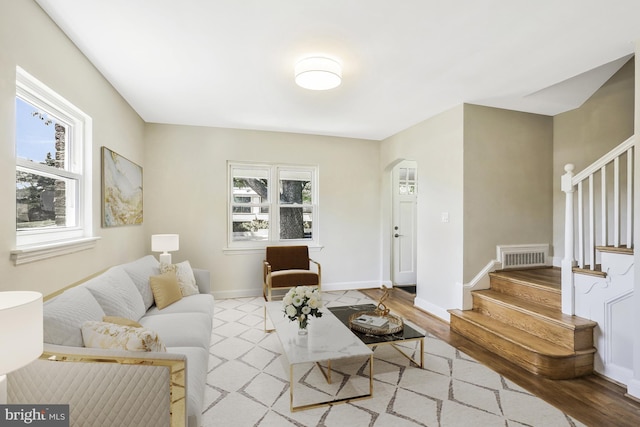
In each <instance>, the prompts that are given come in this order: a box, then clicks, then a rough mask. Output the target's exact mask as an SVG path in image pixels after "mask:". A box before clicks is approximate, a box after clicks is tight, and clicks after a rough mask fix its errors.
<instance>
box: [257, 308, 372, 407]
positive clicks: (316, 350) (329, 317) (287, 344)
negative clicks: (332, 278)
mask: <svg viewBox="0 0 640 427" xmlns="http://www.w3.org/2000/svg"><path fill="white" fill-rule="evenodd" d="M265 310H266V314H267V316H269V319H270V320H271V323H272V324H273V326H274V329H275V331H276V334H277V335H278V339H279V340H280V343H281V344H282V350H283V352H284V355H285V357H286V359H287V361H288V364H289V396H290V409H291V411H292V412H294V411H299V410H303V409H311V408H317V407H319V406H323V405H334V404H337V403H346V402H350V401H354V400H360V399H367V398H370V397H372V396H373V351H372V350H371V349H370V348H369V347H367V345H365V344H364V343H363V342H362V340H360V339H359V338H358V337H357V336H356V335H354V334H353V332H352V331H351V330H350V329H349V328H348V327H347V326H345V325H344V323H342V322H341V321H340V320H339V319H338V318H337V317H336V316H335V315H334V314H333V313H332V312H331V311H330V310H328V309H326V308H323V309H322V317H313V318H311V320H310V321H309V333H308V335H306V336H300V335H298V325H297V323H296V322H292V321H290V320H289V319H288V318H286V317H285V316H284V313H283V307H282V301H273V302H265ZM354 357H368V358H369V393H368V394H362V395H358V396H353V397H347V398H340V399H333V400H327V401H322V402H317V403H313V404H306V405H299V406H295V405H294V399H293V398H294V381H293V367H294V365H298V364H303V363H315V364H317V365H318V367H319V368H320V370H321V371H322V374H323V375H324V377H325V379H326V380H327V382H328V383H331V361H335V360H339V359H347V358H354ZM320 362H326V363H327V370H326V372H325V370H324V369H323V368H322V366H321V365H320Z"/></svg>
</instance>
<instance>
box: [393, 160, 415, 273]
mask: <svg viewBox="0 0 640 427" xmlns="http://www.w3.org/2000/svg"><path fill="white" fill-rule="evenodd" d="M392 175H393V179H392V181H393V182H392V187H393V190H392V191H393V224H392V227H391V228H392V229H391V232H392V239H393V279H392V280H393V283H394V285H415V284H416V273H417V271H416V261H417V255H416V248H417V244H416V241H417V235H416V225H417V206H416V205H417V196H418V164H417V162H415V161H411V160H404V161H402V162H401V163H399V164H397V165H396V166H395V167H394V168H393V172H392Z"/></svg>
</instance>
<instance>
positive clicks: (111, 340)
mask: <svg viewBox="0 0 640 427" xmlns="http://www.w3.org/2000/svg"><path fill="white" fill-rule="evenodd" d="M82 338H83V340H84V345H85V347H89V348H103V349H113V350H128V351H167V349H166V348H165V346H164V344H163V343H162V341H160V339H159V338H158V334H157V333H156V332H155V331H152V330H150V329H146V328H136V327H133V326H123V325H117V324H115V323H108V322H96V321H93V320H90V321H87V322H84V323H83V324H82Z"/></svg>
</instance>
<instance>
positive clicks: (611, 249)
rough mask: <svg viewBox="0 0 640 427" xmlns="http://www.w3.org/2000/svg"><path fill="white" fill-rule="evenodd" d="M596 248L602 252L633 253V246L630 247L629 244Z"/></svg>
mask: <svg viewBox="0 0 640 427" xmlns="http://www.w3.org/2000/svg"><path fill="white" fill-rule="evenodd" d="M596 249H597V250H599V251H600V252H611V253H614V254H626V255H633V248H628V247H627V245H620V246H596Z"/></svg>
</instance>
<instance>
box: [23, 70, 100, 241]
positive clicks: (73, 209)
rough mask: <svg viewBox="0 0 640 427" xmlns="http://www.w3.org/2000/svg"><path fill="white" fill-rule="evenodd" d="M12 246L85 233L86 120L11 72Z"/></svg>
mask: <svg viewBox="0 0 640 427" xmlns="http://www.w3.org/2000/svg"><path fill="white" fill-rule="evenodd" d="M15 117H16V128H15V137H16V141H15V143H16V247H17V248H18V249H19V248H21V247H28V246H33V245H41V244H43V243H61V242H63V243H64V242H70V241H77V240H79V239H82V238H86V237H90V236H91V234H92V230H91V145H92V141H91V118H90V117H88V116H87V115H86V114H84V113H83V112H82V111H80V110H79V109H78V108H76V107H75V106H73V105H72V104H70V103H69V102H68V101H66V100H65V99H63V98H62V97H61V96H59V95H58V94H56V93H55V92H53V91H52V90H51V89H49V88H48V87H47V86H45V85H44V84H43V83H41V82H40V81H38V80H37V79H35V78H34V77H33V76H31V75H30V74H28V73H27V72H26V71H24V70H22V69H21V68H19V67H18V69H17V70H16V116H15Z"/></svg>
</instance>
